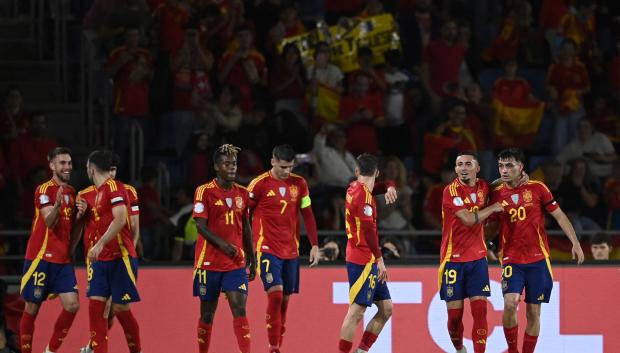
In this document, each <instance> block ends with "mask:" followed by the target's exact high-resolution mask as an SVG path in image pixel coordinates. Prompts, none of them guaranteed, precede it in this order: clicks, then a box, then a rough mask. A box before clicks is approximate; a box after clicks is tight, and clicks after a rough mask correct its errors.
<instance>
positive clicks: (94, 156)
mask: <svg viewBox="0 0 620 353" xmlns="http://www.w3.org/2000/svg"><path fill="white" fill-rule="evenodd" d="M88 163H89V164H92V165H94V166H95V168H97V170H99V171H100V172H109V171H110V169H112V155H111V154H110V151H108V150H95V151H92V152H91V153H90V154H89V155H88Z"/></svg>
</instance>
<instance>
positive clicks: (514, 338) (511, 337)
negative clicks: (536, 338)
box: [504, 325, 519, 353]
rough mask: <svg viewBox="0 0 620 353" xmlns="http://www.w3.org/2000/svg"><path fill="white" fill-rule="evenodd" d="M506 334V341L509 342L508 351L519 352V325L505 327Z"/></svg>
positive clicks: (509, 352)
mask: <svg viewBox="0 0 620 353" xmlns="http://www.w3.org/2000/svg"><path fill="white" fill-rule="evenodd" d="M504 336H506V343H508V353H519V348H518V347H517V344H518V343H519V325H517V326H515V327H512V328H506V327H504Z"/></svg>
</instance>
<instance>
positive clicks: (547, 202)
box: [538, 184, 560, 213]
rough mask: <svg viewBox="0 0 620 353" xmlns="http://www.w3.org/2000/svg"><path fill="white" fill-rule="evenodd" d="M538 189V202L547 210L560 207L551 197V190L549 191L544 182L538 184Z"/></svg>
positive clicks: (550, 210) (551, 210)
mask: <svg viewBox="0 0 620 353" xmlns="http://www.w3.org/2000/svg"><path fill="white" fill-rule="evenodd" d="M538 190H539V193H540V203H541V204H542V206H543V208H544V209H545V210H546V211H547V212H549V213H551V212H553V211H555V210H557V209H558V208H560V206H559V205H558V203H557V202H556V201H555V199H554V198H553V194H551V191H549V188H547V186H546V185H545V184H540V187H539V188H538Z"/></svg>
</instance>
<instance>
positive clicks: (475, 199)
mask: <svg viewBox="0 0 620 353" xmlns="http://www.w3.org/2000/svg"><path fill="white" fill-rule="evenodd" d="M469 197H471V201H472V202H473V203H476V201H477V200H478V196H477V195H476V194H475V193H473V192H472V193H471V194H470V195H469Z"/></svg>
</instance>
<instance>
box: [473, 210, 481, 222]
mask: <svg viewBox="0 0 620 353" xmlns="http://www.w3.org/2000/svg"><path fill="white" fill-rule="evenodd" d="M479 222H480V219H478V212H474V224H478V223H479Z"/></svg>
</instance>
